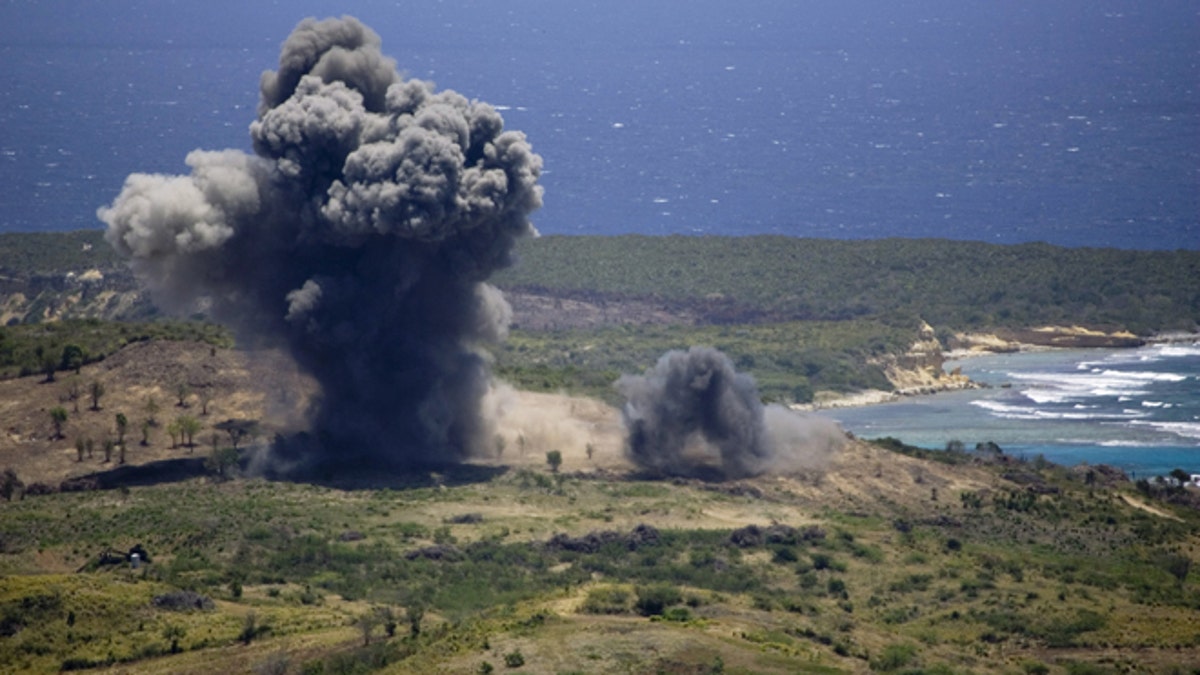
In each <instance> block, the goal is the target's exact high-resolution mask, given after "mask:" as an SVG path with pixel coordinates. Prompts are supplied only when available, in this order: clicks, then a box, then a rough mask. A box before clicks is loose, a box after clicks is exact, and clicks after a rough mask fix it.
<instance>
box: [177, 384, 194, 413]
mask: <svg viewBox="0 0 1200 675" xmlns="http://www.w3.org/2000/svg"><path fill="white" fill-rule="evenodd" d="M191 395H192V388H191V387H190V386H188V383H187V382H180V383H179V384H177V385H175V398H176V399H178V400H179V407H180V408H186V407H187V400H188V397H189V396H191Z"/></svg>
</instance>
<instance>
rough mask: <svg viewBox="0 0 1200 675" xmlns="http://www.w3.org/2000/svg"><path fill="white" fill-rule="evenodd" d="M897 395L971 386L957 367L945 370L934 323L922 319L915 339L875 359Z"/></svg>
mask: <svg viewBox="0 0 1200 675" xmlns="http://www.w3.org/2000/svg"><path fill="white" fill-rule="evenodd" d="M876 363H877V364H878V365H879V366H881V367H882V368H883V371H884V374H885V375H886V376H887V378H888V381H889V382H891V383H892V386H893V387H895V388H896V392H897V393H898V394H900V395H910V394H928V393H933V392H937V391H947V390H951V389H965V388H968V387H972V386H974V384H973V383H972V382H971V380H970V379H969V378H968V377H967V376H965V375H963V374H962V372H961V371H960V370H959V369H957V368H956V369H955V370H953V371H952V372H949V373H947V372H946V371H945V370H944V368H943V366H944V365H945V363H946V355H945V353H944V352H943V351H942V344H941V342H939V341H938V339H937V334H936V333H935V332H934V330H933V327H932V326H930V325H929V324H927V323H925V322H921V328H920V333H919V334H918V338H917V341H916V342H914V343H913V344H912V346H910V347H909V348H908V351H907V352H905V353H904V354H901V355H899V356H886V357H883V358H881V359H879V360H878V361H877V362H876Z"/></svg>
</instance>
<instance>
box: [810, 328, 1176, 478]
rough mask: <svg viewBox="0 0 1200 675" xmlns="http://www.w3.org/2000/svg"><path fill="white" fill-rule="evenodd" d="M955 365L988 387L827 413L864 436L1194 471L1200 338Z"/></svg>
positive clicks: (1150, 471)
mask: <svg viewBox="0 0 1200 675" xmlns="http://www.w3.org/2000/svg"><path fill="white" fill-rule="evenodd" d="M956 366H961V367H962V369H963V372H964V373H965V374H967V375H968V376H970V377H971V379H973V380H975V381H977V382H981V383H984V384H987V385H989V388H986V389H979V390H973V391H961V392H953V393H944V394H935V395H932V396H918V397H912V398H908V399H903V400H901V401H898V402H895V403H886V404H881V405H875V406H866V407H862V408H847V409H840V410H830V411H826V414H827V415H828V416H830V417H833V418H835V419H837V420H839V421H840V422H841V423H842V424H843V426H844V427H845V428H846V429H847V430H850V431H853V432H854V433H856V434H858V435H859V436H862V437H864V438H879V437H884V436H892V437H895V438H899V439H901V440H903V441H905V442H907V443H910V444H913V445H918V446H921V447H927V448H944V447H946V444H947V443H949V442H950V441H954V440H958V441H962V442H963V443H965V444H966V446H967V447H968V448H972V447H974V446H975V444H976V443H982V442H987V441H992V442H995V443H997V444H999V445H1000V446H1001V448H1002V449H1003V450H1004V451H1005V452H1006V453H1008V454H1011V455H1017V456H1024V457H1027V458H1033V457H1035V456H1037V455H1039V454H1041V455H1044V456H1045V457H1046V458H1047V459H1050V460H1051V461H1054V462H1056V463H1060V464H1066V465H1074V464H1078V463H1080V462H1087V463H1089V464H1110V465H1113V466H1116V467H1119V468H1121V469H1124V470H1126V471H1127V472H1131V473H1134V474H1136V475H1137V476H1150V475H1165V474H1167V473H1169V472H1170V471H1171V470H1172V469H1175V468H1182V469H1184V470H1185V471H1188V472H1189V473H1200V342H1198V343H1179V344H1164V345H1152V346H1147V347H1142V348H1138V349H1115V350H1109V349H1090V350H1052V351H1042V352H1027V353H1019V354H1004V355H995V356H979V357H972V358H968V359H964V360H962V361H960V362H957V363H948V364H947V368H953V367H956Z"/></svg>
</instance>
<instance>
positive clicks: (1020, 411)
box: [971, 399, 1149, 422]
mask: <svg viewBox="0 0 1200 675" xmlns="http://www.w3.org/2000/svg"><path fill="white" fill-rule="evenodd" d="M971 405H973V406H975V407H978V408H983V409H984V410H986V411H988V412H989V413H991V414H992V416H993V417H999V418H1001V419H1008V420H1078V421H1096V422H1104V421H1114V422H1115V421H1121V422H1124V421H1130V420H1138V419H1142V418H1145V417H1147V416H1149V413H1147V412H1143V411H1141V410H1128V409H1126V410H1122V411H1121V412H1119V413H1118V412H1069V411H1060V410H1043V409H1041V408H1036V407H1033V406H1025V405H1013V404H1008V403H1001V402H1000V401H990V400H986V399H985V400H977V401H971Z"/></svg>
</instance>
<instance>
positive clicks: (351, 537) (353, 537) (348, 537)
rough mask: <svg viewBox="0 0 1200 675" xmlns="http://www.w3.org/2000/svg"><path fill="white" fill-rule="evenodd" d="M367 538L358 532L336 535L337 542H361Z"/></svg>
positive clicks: (350, 531) (347, 531)
mask: <svg viewBox="0 0 1200 675" xmlns="http://www.w3.org/2000/svg"><path fill="white" fill-rule="evenodd" d="M366 538H367V536H366V535H365V534H363V533H362V532H359V531H358V530H346V531H345V532H343V533H341V534H339V535H338V541H362V540H363V539H366Z"/></svg>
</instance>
